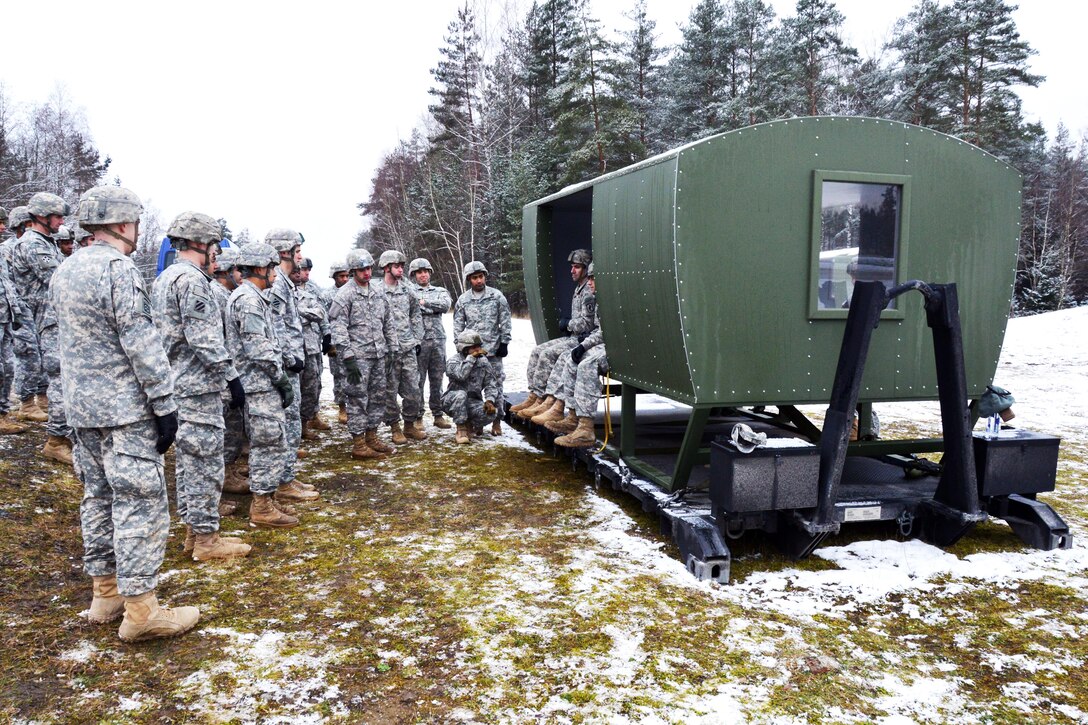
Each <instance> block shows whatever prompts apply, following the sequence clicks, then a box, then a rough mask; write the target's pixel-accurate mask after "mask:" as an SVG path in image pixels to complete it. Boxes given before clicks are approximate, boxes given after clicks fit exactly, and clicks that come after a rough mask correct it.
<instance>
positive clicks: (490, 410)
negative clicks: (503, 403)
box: [484, 400, 496, 415]
mask: <svg viewBox="0 0 1088 725" xmlns="http://www.w3.org/2000/svg"><path fill="white" fill-rule="evenodd" d="M495 410H496V408H495V404H494V403H492V402H491V401H490V400H487V401H484V412H485V413H487V414H488V415H495Z"/></svg>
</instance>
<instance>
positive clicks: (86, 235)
mask: <svg viewBox="0 0 1088 725" xmlns="http://www.w3.org/2000/svg"><path fill="white" fill-rule="evenodd" d="M72 234H73V235H75V238H76V244H78V245H79V246H81V247H86V246H87V245H88V244H90V243H91V242H90V239H91V237H93V236H94V235H93V234H91V233H90V232H89V231H87V230H86V229H84V228H83V227H81V226H78V225H77V226H76V228H75V229H74V230H72Z"/></svg>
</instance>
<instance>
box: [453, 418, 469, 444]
mask: <svg viewBox="0 0 1088 725" xmlns="http://www.w3.org/2000/svg"><path fill="white" fill-rule="evenodd" d="M469 439H470V436H469V432H468V425H465V424H463V423H458V424H457V433H456V435H455V436H454V439H453V440H454V442H455V443H468V442H469Z"/></svg>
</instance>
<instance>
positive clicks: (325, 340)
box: [321, 332, 332, 355]
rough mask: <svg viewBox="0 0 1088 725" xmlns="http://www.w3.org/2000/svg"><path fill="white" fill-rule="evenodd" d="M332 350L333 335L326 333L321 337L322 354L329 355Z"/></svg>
mask: <svg viewBox="0 0 1088 725" xmlns="http://www.w3.org/2000/svg"><path fill="white" fill-rule="evenodd" d="M331 349H332V335H331V334H330V333H328V332H326V333H325V334H324V335H322V336H321V353H322V354H323V355H328V354H329V350H331Z"/></svg>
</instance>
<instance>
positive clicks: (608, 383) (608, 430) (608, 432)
mask: <svg viewBox="0 0 1088 725" xmlns="http://www.w3.org/2000/svg"><path fill="white" fill-rule="evenodd" d="M611 387H612V376H611V375H609V374H608V373H605V374H604V443H602V444H601V447H600V448H598V449H597V453H600V452H601V451H603V450H604V449H605V447H607V446H608V439H609V438H610V437H611V436H612V396H611V395H609V392H610V388H611Z"/></svg>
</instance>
